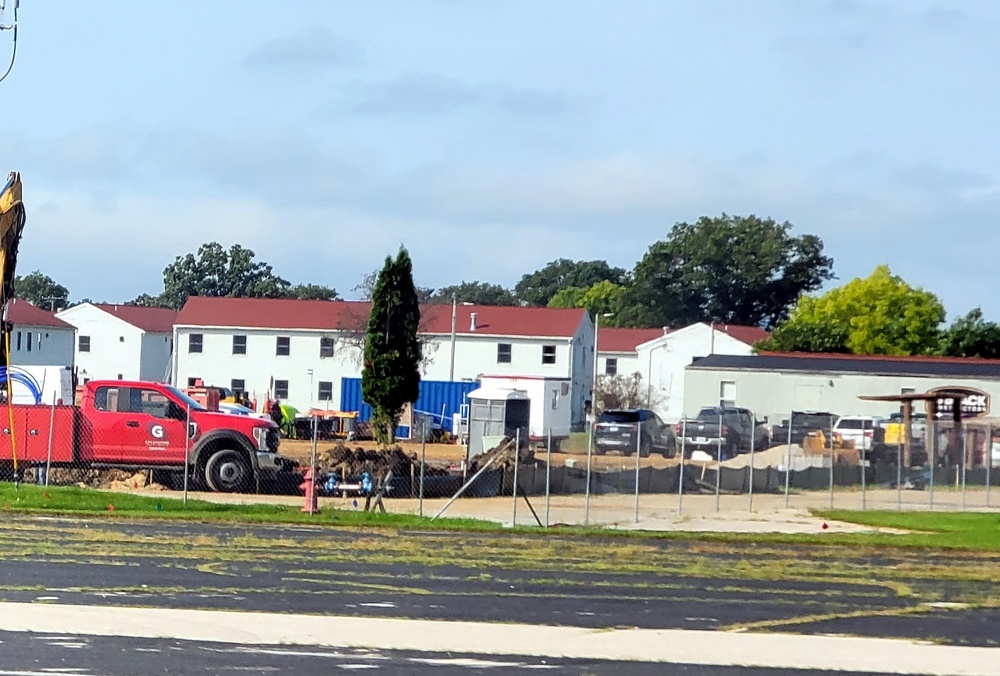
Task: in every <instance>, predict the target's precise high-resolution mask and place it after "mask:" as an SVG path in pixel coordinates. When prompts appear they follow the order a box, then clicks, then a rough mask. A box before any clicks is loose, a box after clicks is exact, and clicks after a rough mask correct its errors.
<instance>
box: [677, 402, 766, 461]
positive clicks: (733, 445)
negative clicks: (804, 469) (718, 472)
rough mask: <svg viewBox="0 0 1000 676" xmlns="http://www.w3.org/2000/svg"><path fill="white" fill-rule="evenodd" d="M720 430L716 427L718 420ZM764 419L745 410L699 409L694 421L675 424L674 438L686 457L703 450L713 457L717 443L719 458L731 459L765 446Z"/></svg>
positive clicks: (690, 419)
mask: <svg viewBox="0 0 1000 676" xmlns="http://www.w3.org/2000/svg"><path fill="white" fill-rule="evenodd" d="M720 416H721V421H722V428H721V429H720V428H719V421H720ZM766 423H767V419H766V418H765V419H763V420H757V418H756V416H754V414H753V413H752V412H751V411H750V410H748V409H745V408H717V407H709V408H703V409H701V411H699V412H698V415H697V416H696V417H694V418H685V419H683V420H681V421H680V422H679V423H677V426H676V428H675V429H676V431H677V437H678V438H679V439H683V442H682V443H683V446H684V454H685V456H687V457H690V455H691V452H692V451H696V450H698V451H705V452H707V453H709V454H710V455H712V456H713V457H714V456H716V455H718V453H719V450H720V448H719V447H720V444H721V451H722V457H723V458H732V457H733V456H735V455H736V454H737V453H749V452H750V448H751V446H752V447H753V449H754V450H762V449H765V448H767V447H768V441H769V439H768V433H767V428H766V427H764V424H766Z"/></svg>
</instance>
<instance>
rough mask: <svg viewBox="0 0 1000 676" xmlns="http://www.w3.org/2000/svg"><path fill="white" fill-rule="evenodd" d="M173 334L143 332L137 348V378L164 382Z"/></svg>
mask: <svg viewBox="0 0 1000 676" xmlns="http://www.w3.org/2000/svg"><path fill="white" fill-rule="evenodd" d="M173 339H174V337H173V334H170V333H150V332H148V331H147V332H143V335H142V346H141V348H140V350H139V380H152V381H155V382H164V381H165V380H166V379H167V367H168V366H169V365H170V357H171V346H172V344H173V342H172V341H173Z"/></svg>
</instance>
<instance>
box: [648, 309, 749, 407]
mask: <svg viewBox="0 0 1000 676" xmlns="http://www.w3.org/2000/svg"><path fill="white" fill-rule="evenodd" d="M751 352H752V350H751V346H750V345H747V344H746V343H741V342H740V341H738V340H736V339H735V338H733V337H732V336H730V335H728V334H726V333H723V332H722V331H718V330H716V331H715V343H714V345H713V342H712V328H711V327H710V326H709V325H707V324H692V325H691V326H688V327H685V328H683V329H680V330H679V331H674V332H673V333H669V334H667V335H665V336H663V337H661V338H657V339H656V340H651V341H649V342H648V343H643V344H642V345H640V346H639V347H638V348H637V354H638V370H639V373H641V374H642V377H643V380H644V381H645V383H646V385H647V387H648V388H649V390H650V393H651V395H652V397H651V398H652V400H653V406H652V408H653V410H654V411H656V413H658V414H659V415H660V417H661V418H663V419H664V420H666V421H668V422H674V421H677V420H679V419H680V418H681V417H683V416H684V415H686V413H685V412H686V411H688V407H687V406H686V404H685V401H686V397H685V392H686V391H685V382H684V381H685V369H686V368H687V367H688V366H689V365H690V364H691V362H692V361H694V360H695V359H696V358H698V357H707V356H709V355H710V354H713V353H714V354H725V355H748V354H751ZM694 406H695V411H696V412H697V405H694Z"/></svg>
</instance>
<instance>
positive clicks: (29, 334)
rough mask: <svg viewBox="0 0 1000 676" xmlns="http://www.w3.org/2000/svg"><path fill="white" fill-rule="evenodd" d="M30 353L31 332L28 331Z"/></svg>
mask: <svg viewBox="0 0 1000 676" xmlns="http://www.w3.org/2000/svg"><path fill="white" fill-rule="evenodd" d="M28 352H31V331H28Z"/></svg>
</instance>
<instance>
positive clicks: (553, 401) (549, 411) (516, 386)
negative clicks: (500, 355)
mask: <svg viewBox="0 0 1000 676" xmlns="http://www.w3.org/2000/svg"><path fill="white" fill-rule="evenodd" d="M567 380H568V379H566V378H551V379H550V378H530V377H529V378H518V377H509V378H504V377H494V376H487V377H485V378H483V380H482V383H481V385H482V388H483V389H487V390H495V389H499V390H505V389H509V390H521V391H523V392H524V393H525V394H527V395H528V398H529V399H531V410H530V417H531V419H530V421H529V430H528V433H529V434H530V435H531V439H532V440H534V441H543V440H546V439H547V438H548V435H549V434H550V433H551V435H552V438H553V439H556V440H559V439H563V438H566V437H568V436H569V433H570V430H571V427H572V423H571V419H572V413H573V411H572V405H573V397H572V391H571V387H570V385H571V384H570V383H569V382H567ZM563 386H566V388H567V389H568V390H570V392H568V393H567V395H566V396H563Z"/></svg>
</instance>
